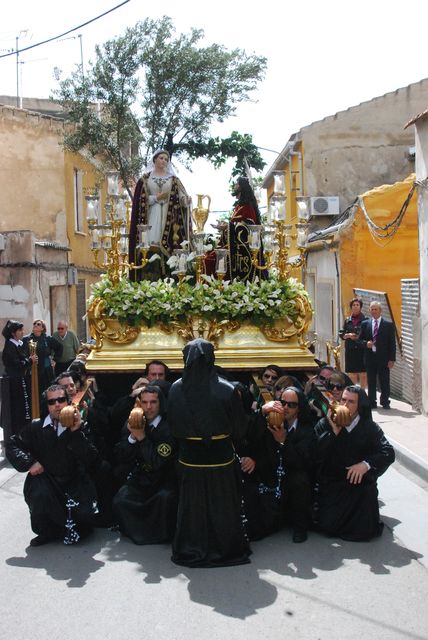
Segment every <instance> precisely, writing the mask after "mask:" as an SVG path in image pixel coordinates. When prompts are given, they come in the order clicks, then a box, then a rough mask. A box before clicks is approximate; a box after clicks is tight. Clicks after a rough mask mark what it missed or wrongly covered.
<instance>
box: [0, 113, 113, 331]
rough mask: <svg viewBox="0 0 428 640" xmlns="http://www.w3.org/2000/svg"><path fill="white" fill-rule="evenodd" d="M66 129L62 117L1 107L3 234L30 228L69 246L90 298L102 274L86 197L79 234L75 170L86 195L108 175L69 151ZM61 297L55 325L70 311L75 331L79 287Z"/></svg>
mask: <svg viewBox="0 0 428 640" xmlns="http://www.w3.org/2000/svg"><path fill="white" fill-rule="evenodd" d="M65 126H66V125H65V124H64V122H63V121H62V120H59V119H57V118H53V117H50V116H42V115H40V114H37V113H34V112H30V111H28V110H26V109H17V108H14V107H10V106H3V105H2V106H0V151H1V153H0V183H1V189H0V232H7V231H19V230H29V231H33V232H34V234H35V237H36V239H39V240H48V241H51V242H53V243H58V244H59V245H62V246H65V247H69V248H70V252H69V253H68V263H69V264H71V265H73V264H74V265H75V266H76V267H77V270H78V279H79V280H80V281H82V280H83V281H85V290H86V296H88V295H89V293H90V284H91V283H93V282H96V281H97V280H98V279H99V270H97V269H95V268H94V265H93V262H92V253H91V251H90V238H89V234H88V225H87V221H86V201H85V199H84V197H83V211H82V214H83V227H82V231H77V230H76V224H75V202H74V200H75V197H74V170H75V169H77V170H79V171H81V172H82V178H83V196H84V195H86V194H89V193H93V189H94V187H95V186H96V185H97V183H101V182H102V180H103V176H101V175H100V173H99V172H98V170H97V167H96V165H95V163H94V162H92V161H91V160H90V159H88V158H86V157H84V155H82V154H79V153H76V154H75V153H70V152H67V151H64V149H63V147H62V145H61V143H62V140H63V134H64V127H65ZM102 191H103V190H102ZM63 288H64V287H63ZM61 295H62V296H63V297H62V298H61V301H62V302H61V304H60V305H55V302H56V301H53V307H54V308H52V310H51V311H52V317H53V324H55V323H56V322H57V320H58V319H59V317H58V315H60V316H62V315H64V314H65V313H67V315H68V318H67V319H68V321H69V324H70V328H71V329H73V330H75V329H76V323H77V316H76V314H77V307H76V287H75V286H67V287H66V290H65V291H64V292H63V294H61ZM65 298H68V304H67V303H66V302H65ZM66 309H67V312H66V311H65V310H66ZM80 315H82V314H80Z"/></svg>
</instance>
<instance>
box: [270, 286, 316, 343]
mask: <svg viewBox="0 0 428 640" xmlns="http://www.w3.org/2000/svg"><path fill="white" fill-rule="evenodd" d="M294 303H295V308H296V310H297V313H298V315H297V318H296V319H295V320H294V321H292V320H290V319H289V318H281V319H280V320H277V321H276V322H275V323H274V324H273V325H263V326H262V327H260V330H261V331H262V333H263V334H264V335H265V336H266V338H268V340H272V342H287V340H289V339H290V338H291V337H293V336H297V339H298V341H299V344H300V345H301V346H305V342H304V334H305V333H306V331H307V330H308V328H309V325H310V323H311V320H312V306H311V303H310V302H309V300H308V298H307V297H306V296H296V298H295V299H294Z"/></svg>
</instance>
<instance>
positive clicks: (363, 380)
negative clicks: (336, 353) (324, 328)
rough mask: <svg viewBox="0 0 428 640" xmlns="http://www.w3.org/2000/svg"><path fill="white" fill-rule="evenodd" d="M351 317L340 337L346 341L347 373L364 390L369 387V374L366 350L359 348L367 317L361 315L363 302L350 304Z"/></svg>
mask: <svg viewBox="0 0 428 640" xmlns="http://www.w3.org/2000/svg"><path fill="white" fill-rule="evenodd" d="M349 306H350V308H351V315H350V316H348V317H347V318H346V319H345V322H344V325H343V329H342V330H341V331H340V333H339V336H340V337H341V338H342V340H344V341H345V371H346V373H347V374H348V375H349V377H350V378H351V380H352V382H353V383H354V384H359V385H360V386H361V387H362V388H363V389H365V388H366V387H367V374H366V369H365V366H364V359H363V358H364V350H363V349H361V347H359V346H358V344H357V341H358V336H359V335H360V330H361V323H362V321H363V320H365V319H366V316H365V315H364V314H363V313H361V309H362V308H363V301H362V300H360V299H359V298H353V299H352V300H351V302H350V303H349Z"/></svg>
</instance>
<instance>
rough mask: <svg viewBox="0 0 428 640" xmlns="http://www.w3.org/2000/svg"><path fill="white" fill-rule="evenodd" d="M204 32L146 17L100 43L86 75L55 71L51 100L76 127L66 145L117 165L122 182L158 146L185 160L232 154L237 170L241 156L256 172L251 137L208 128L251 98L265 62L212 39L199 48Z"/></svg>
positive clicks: (128, 179)
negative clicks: (216, 134)
mask: <svg viewBox="0 0 428 640" xmlns="http://www.w3.org/2000/svg"><path fill="white" fill-rule="evenodd" d="M203 35H204V34H203V31H202V30H200V29H192V30H191V31H190V33H188V34H180V35H178V36H177V35H176V34H175V29H174V26H173V24H172V21H171V19H170V18H168V17H166V16H164V17H163V18H162V19H160V20H157V21H156V20H151V19H146V20H144V21H142V22H138V23H137V24H136V25H135V26H134V27H131V28H128V29H127V30H126V32H125V34H124V35H123V36H119V37H117V38H114V39H112V40H109V41H107V42H106V43H105V44H103V45H101V46H98V47H97V48H96V60H95V63H94V64H91V65H90V69H89V71H88V72H87V73H86V75H85V76H83V74H82V69H81V68H80V67H78V68H77V69H76V71H75V72H73V73H72V74H71V76H70V77H69V78H67V79H65V80H61V72H60V71H59V70H57V71H56V76H57V79H58V81H59V88H58V90H57V91H56V92H55V94H54V99H55V100H57V101H59V102H60V103H61V104H62V105H63V108H64V110H65V111H66V112H67V114H68V120H69V121H70V122H71V123H73V125H74V126H73V127H71V128H70V129H69V130H68V131H67V133H66V134H65V137H64V145H65V147H66V148H68V149H70V150H72V151H79V150H80V149H82V148H84V147H86V148H88V149H89V151H90V153H92V154H93V155H94V156H98V157H100V158H103V159H104V161H105V162H106V164H107V165H108V166H109V167H110V168H112V167H115V168H117V169H118V170H119V171H120V173H121V176H122V179H123V181H124V183H125V184H126V185H129V184H130V182H132V181H133V180H135V177H136V176H137V175H139V173H140V172H141V168H142V167H143V166H145V165H146V164H147V161H148V159H149V158H150V157H151V155H152V154H153V152H154V151H155V150H156V149H158V148H166V149H168V151H169V152H170V153H171V155H172V153H174V154H175V155H176V156H177V157H179V158H180V160H181V161H183V162H184V163H188V162H189V160H191V159H194V158H197V157H205V158H208V159H212V161H213V163H214V164H215V166H219V165H220V164H222V163H223V162H224V161H225V160H226V158H227V157H231V156H232V155H234V156H235V157H236V158H237V162H238V165H239V167H240V168H242V166H243V158H244V156H245V157H247V162H249V164H250V166H254V167H255V168H256V169H257V170H261V169H262V168H263V166H264V163H263V160H262V158H261V156H260V154H259V153H258V150H257V148H256V147H255V146H254V145H253V143H252V139H251V136H250V135H248V134H245V135H243V136H242V135H240V134H238V133H237V132H233V134H232V135H231V137H230V138H227V139H225V140H221V139H219V138H211V137H210V135H209V131H210V127H211V125H212V124H213V123H214V122H223V121H224V120H225V119H226V118H229V117H230V116H232V115H233V114H234V113H235V111H236V106H237V104H238V103H240V102H243V101H246V100H249V99H250V97H249V94H250V93H251V92H252V91H253V90H254V89H255V88H256V87H257V84H258V82H259V81H260V80H261V79H262V78H263V76H264V73H265V69H266V59H265V58H263V57H260V56H256V55H255V54H252V55H248V54H247V53H245V52H244V51H243V50H241V49H234V50H232V51H228V50H226V48H225V47H223V46H222V45H218V44H213V45H210V46H207V47H202V46H200V45H199V43H200V40H201V39H202V37H203ZM241 170H242V169H241ZM128 188H129V187H128Z"/></svg>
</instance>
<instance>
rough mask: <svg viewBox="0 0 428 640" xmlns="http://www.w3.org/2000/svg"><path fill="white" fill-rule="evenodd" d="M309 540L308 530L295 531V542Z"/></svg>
mask: <svg viewBox="0 0 428 640" xmlns="http://www.w3.org/2000/svg"><path fill="white" fill-rule="evenodd" d="M307 539H308V532H307V531H306V529H294V531H293V542H297V543H298V542H305V541H306V540H307Z"/></svg>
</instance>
